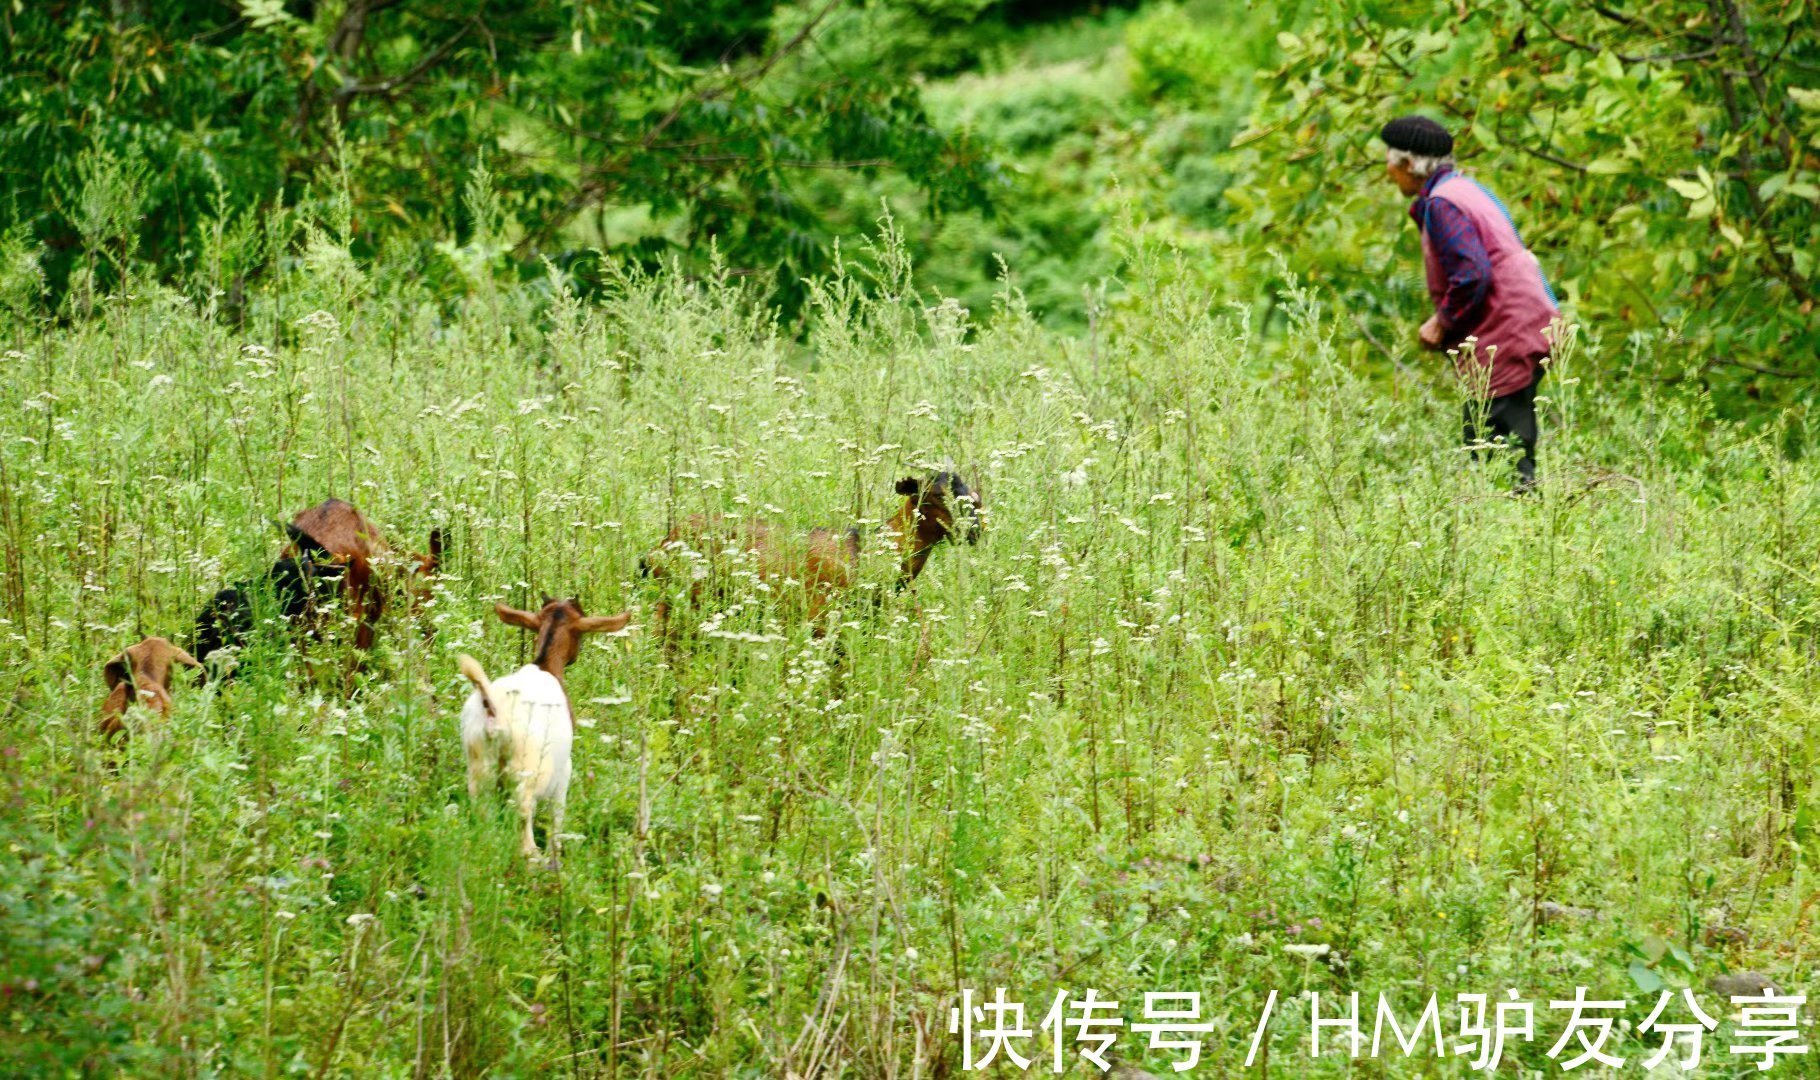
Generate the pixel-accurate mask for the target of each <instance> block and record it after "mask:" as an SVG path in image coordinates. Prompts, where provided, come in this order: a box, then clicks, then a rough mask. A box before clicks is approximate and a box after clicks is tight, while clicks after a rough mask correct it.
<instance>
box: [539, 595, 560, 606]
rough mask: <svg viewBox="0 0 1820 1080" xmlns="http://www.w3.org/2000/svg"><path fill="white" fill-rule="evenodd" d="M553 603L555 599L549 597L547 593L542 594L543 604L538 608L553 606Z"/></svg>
mask: <svg viewBox="0 0 1820 1080" xmlns="http://www.w3.org/2000/svg"><path fill="white" fill-rule="evenodd" d="M555 602H556V598H555V597H554V596H551V595H550V594H549V593H544V594H543V603H542V604H541V605H539V606H541V607H549V606H550V605H551V604H554V603H555Z"/></svg>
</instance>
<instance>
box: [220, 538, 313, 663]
mask: <svg viewBox="0 0 1820 1080" xmlns="http://www.w3.org/2000/svg"><path fill="white" fill-rule="evenodd" d="M347 571H348V568H347V567H345V566H342V565H338V564H336V563H332V562H322V561H319V560H317V559H313V558H307V557H301V556H297V555H287V556H285V557H284V558H281V559H279V560H278V561H277V562H275V563H273V564H272V566H271V568H270V569H269V570H267V571H266V572H265V573H264V574H261V575H259V576H258V577H255V578H248V579H247V580H245V581H240V582H236V583H234V584H232V585H229V586H228V587H227V588H225V589H222V590H221V591H219V592H217V593H216V594H215V595H214V596H212V597H210V598H209V602H208V604H207V605H205V606H204V607H203V609H202V612H201V614H199V615H197V616H196V630H195V634H194V636H193V637H192V638H191V641H190V648H191V649H192V650H194V651H195V653H196V655H197V656H199V657H201V658H202V659H203V660H204V661H205V662H206V661H207V660H208V659H209V657H210V656H212V655H214V654H215V653H216V652H218V651H220V650H222V649H224V648H227V647H229V646H238V645H244V644H246V642H247V639H248V638H250V637H252V635H253V625H254V622H253V615H254V613H255V611H256V610H257V609H258V606H259V597H260V595H261V594H262V593H264V594H269V596H270V597H271V601H272V612H273V613H274V614H277V615H282V616H283V617H284V618H285V620H286V621H288V622H290V623H292V624H293V625H297V624H302V623H305V622H307V621H309V620H310V619H312V618H313V617H314V615H315V613H316V611H317V605H318V603H319V602H320V600H321V598H322V597H324V596H326V595H328V594H329V593H330V592H331V590H333V589H334V588H335V587H336V586H338V585H339V584H340V582H341V579H342V577H343V575H344V574H346V573H347Z"/></svg>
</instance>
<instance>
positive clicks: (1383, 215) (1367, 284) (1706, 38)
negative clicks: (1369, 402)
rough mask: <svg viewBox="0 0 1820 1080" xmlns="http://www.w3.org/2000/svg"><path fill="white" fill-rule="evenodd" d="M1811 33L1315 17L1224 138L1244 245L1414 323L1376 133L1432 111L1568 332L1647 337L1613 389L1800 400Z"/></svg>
mask: <svg viewBox="0 0 1820 1080" xmlns="http://www.w3.org/2000/svg"><path fill="white" fill-rule="evenodd" d="M1812 19H1813V16H1812V12H1811V11H1810V10H1809V9H1808V6H1807V5H1806V4H1805V3H1787V4H1773V5H1750V4H1740V3H1733V2H1731V0H1724V2H1720V3H1710V4H1709V3H1706V2H1704V0H1701V2H1697V3H1696V2H1692V0H1688V2H1681V0H1656V2H1652V3H1648V4H1643V5H1631V6H1630V7H1627V8H1626V9H1625V10H1624V11H1622V12H1618V11H1614V10H1611V9H1608V8H1601V7H1599V6H1598V5H1592V6H1588V5H1582V4H1574V3H1564V2H1533V3H1530V2H1522V0H1518V2H1504V0H1498V2H1492V3H1468V4H1463V5H1456V4H1454V3H1452V2H1440V0H1436V2H1434V3H1413V4H1404V5H1400V6H1398V7H1397V8H1395V9H1384V10H1379V9H1376V8H1371V7H1366V8H1363V9H1361V8H1360V7H1359V6H1358V5H1356V4H1352V3H1329V4H1326V5H1323V6H1317V7H1316V9H1315V12H1314V14H1313V15H1312V17H1311V18H1310V19H1309V21H1308V22H1307V23H1306V25H1302V26H1298V27H1297V28H1296V30H1295V32H1294V33H1285V34H1283V35H1282V39H1281V43H1282V48H1283V55H1282V59H1281V62H1280V66H1279V67H1278V69H1277V70H1276V71H1275V72H1274V73H1273V74H1272V77H1271V78H1269V79H1268V80H1266V81H1265V84H1264V85H1266V86H1268V88H1269V89H1268V92H1267V95H1266V96H1265V98H1264V99H1263V100H1261V101H1260V103H1259V105H1258V109H1257V111H1256V114H1255V121H1254V127H1253V130H1251V131H1249V132H1247V133H1245V134H1244V135H1241V136H1240V137H1239V138H1238V140H1236V142H1235V146H1237V147H1238V148H1239V152H1238V155H1237V157H1236V159H1235V160H1236V162H1237V167H1238V170H1239V171H1240V172H1242V173H1243V174H1245V177H1246V180H1245V183H1243V184H1242V185H1237V186H1235V187H1234V188H1233V189H1231V190H1230V191H1229V192H1228V198H1230V199H1232V200H1233V201H1234V202H1235V204H1236V205H1238V206H1239V207H1240V208H1241V210H1242V211H1243V212H1244V214H1245V217H1246V219H1247V222H1248V227H1247V228H1246V229H1244V230H1243V232H1242V233H1241V234H1240V235H1241V236H1242V237H1245V238H1246V239H1248V240H1249V241H1250V242H1254V243H1269V242H1273V241H1274V242H1282V243H1284V244H1285V246H1286V247H1287V248H1289V249H1290V250H1292V251H1293V252H1294V255H1293V256H1292V259H1291V266H1293V267H1294V268H1296V269H1298V270H1300V271H1301V272H1303V273H1306V274H1307V275H1309V276H1310V277H1312V278H1315V279H1318V280H1321V281H1323V282H1330V283H1332V284H1333V286H1334V287H1335V289H1336V291H1337V292H1338V293H1339V294H1340V295H1341V296H1342V297H1343V298H1344V302H1345V304H1346V306H1347V308H1348V309H1349V310H1351V311H1352V312H1354V313H1355V314H1357V315H1359V316H1360V317H1362V318H1365V319H1366V320H1367V321H1368V322H1371V323H1376V322H1377V321H1378V320H1379V319H1380V318H1381V317H1383V316H1386V315H1394V316H1396V317H1397V318H1398V321H1399V322H1402V321H1406V320H1412V319H1413V318H1414V317H1415V316H1416V313H1417V311H1418V310H1419V307H1420V305H1421V303H1422V302H1423V301H1422V300H1421V297H1420V290H1419V288H1418V287H1417V286H1418V285H1419V278H1417V277H1415V276H1414V274H1413V273H1412V271H1413V270H1414V269H1415V267H1414V265H1413V264H1414V261H1415V245H1414V238H1413V235H1412V233H1411V230H1410V229H1409V228H1408V227H1407V225H1406V224H1405V223H1404V222H1403V221H1402V220H1400V215H1399V214H1398V213H1397V206H1396V204H1397V202H1399V201H1400V200H1398V199H1395V198H1393V197H1391V196H1390V195H1389V194H1388V193H1387V192H1388V188H1387V185H1385V184H1383V183H1382V182H1381V181H1379V179H1378V173H1379V172H1380V170H1381V164H1380V162H1381V153H1382V146H1381V144H1379V143H1377V142H1376V140H1375V134H1376V132H1377V129H1378V128H1379V127H1380V126H1381V124H1382V123H1383V122H1384V121H1385V120H1387V119H1389V118H1390V117H1391V116H1394V115H1398V114H1401V113H1405V112H1428V113H1430V114H1432V115H1435V116H1437V117H1439V118H1441V119H1442V120H1444V121H1445V122H1447V123H1449V124H1450V126H1451V127H1452V128H1453V129H1454V131H1455V133H1456V156H1457V157H1458V158H1459V159H1460V161H1461V164H1462V166H1463V167H1465V168H1466V169H1467V170H1469V171H1474V172H1477V173H1478V174H1479V175H1480V176H1481V177H1482V178H1483V179H1484V180H1485V181H1486V182H1487V183H1488V184H1489V185H1490V186H1491V187H1492V188H1493V190H1495V191H1497V192H1498V194H1499V195H1500V196H1501V197H1502V198H1503V199H1504V201H1505V202H1506V203H1507V204H1508V205H1509V206H1510V208H1511V210H1512V213H1513V214H1514V215H1515V218H1516V221H1517V222H1518V224H1519V226H1520V227H1521V229H1522V231H1523V235H1524V238H1525V240H1526V241H1527V242H1528V243H1529V244H1530V245H1531V247H1533V248H1534V249H1535V250H1536V251H1537V252H1538V254H1539V255H1540V257H1541V259H1542V261H1543V265H1544V266H1545V267H1546V268H1547V269H1548V270H1549V271H1550V272H1551V274H1552V276H1553V277H1554V279H1555V282H1556V285H1557V290H1558V291H1560V292H1562V293H1563V294H1564V299H1565V300H1566V301H1567V302H1568V306H1569V309H1570V310H1571V311H1572V312H1573V314H1574V315H1575V317H1576V318H1578V319H1579V320H1580V321H1581V322H1582V323H1583V324H1584V325H1585V327H1586V328H1587V331H1588V332H1589V333H1593V334H1597V335H1601V336H1603V337H1605V338H1606V339H1607V340H1611V341H1619V340H1624V339H1626V338H1630V337H1636V338H1637V339H1638V340H1640V341H1643V342H1646V343H1647V347H1645V348H1642V349H1640V350H1637V351H1635V353H1634V354H1633V355H1634V356H1635V357H1636V360H1637V361H1638V362H1637V363H1635V364H1634V365H1633V366H1632V368H1631V370H1630V372H1629V375H1630V376H1631V377H1632V378H1639V379H1650V380H1678V379H1682V378H1695V379H1698V380H1700V381H1702V382H1703V383H1710V384H1712V385H1714V386H1716V387H1717V388H1719V390H1720V396H1719V398H1718V404H1719V405H1720V407H1721V408H1722V409H1725V410H1727V411H1739V410H1741V409H1742V408H1743V407H1745V406H1747V405H1748V403H1747V402H1745V401H1743V400H1742V399H1741V394H1748V395H1750V396H1752V397H1755V396H1758V395H1762V394H1769V395H1774V396H1776V397H1783V398H1788V397H1793V398H1796V399H1799V400H1803V401H1805V400H1806V398H1807V397H1808V396H1809V394H1810V390H1811V387H1812V386H1814V385H1815V384H1814V382H1813V376H1814V375H1815V374H1816V373H1817V372H1816V371H1815V370H1814V368H1813V366H1812V363H1811V359H1812V357H1814V356H1815V355H1820V325H1817V324H1816V321H1815V319H1814V315H1813V310H1814V304H1813V298H1814V273H1815V267H1814V265H1813V258H1812V256H1811V254H1810V252H1812V251H1813V250H1815V248H1816V246H1817V245H1820V206H1817V205H1816V197H1820V187H1816V182H1817V181H1820V156H1817V155H1816V151H1817V150H1820V142H1817V141H1816V140H1817V139H1820V116H1817V115H1816V113H1815V112H1814V111H1813V110H1811V109H1804V108H1802V107H1801V102H1802V100H1803V99H1802V94H1803V93H1804V92H1805V91H1804V88H1803V85H1802V84H1803V83H1804V82H1805V81H1807V80H1808V79H1810V78H1811V76H1810V75H1808V74H1805V73H1808V72H1811V71H1812V70H1813V69H1814V66H1815V64H1816V62H1820V39H1817V38H1816V35H1815V34H1814V33H1813V22H1812ZM1405 268H1407V269H1405ZM1387 269H1388V270H1389V273H1388V274H1387V273H1386V272H1385V271H1386V270H1387ZM1386 286H1388V287H1386ZM1385 332H1386V333H1388V332H1389V331H1388V330H1386V331H1385Z"/></svg>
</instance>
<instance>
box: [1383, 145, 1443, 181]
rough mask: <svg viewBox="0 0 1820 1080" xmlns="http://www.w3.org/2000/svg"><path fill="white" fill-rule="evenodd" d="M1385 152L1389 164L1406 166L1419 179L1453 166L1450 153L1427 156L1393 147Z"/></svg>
mask: <svg viewBox="0 0 1820 1080" xmlns="http://www.w3.org/2000/svg"><path fill="white" fill-rule="evenodd" d="M1386 154H1387V156H1388V160H1389V162H1390V164H1392V165H1404V166H1407V167H1408V168H1409V171H1410V173H1412V174H1413V175H1415V176H1416V177H1417V178H1420V179H1427V178H1428V177H1430V176H1433V175H1434V174H1435V173H1438V172H1440V171H1441V170H1443V169H1451V168H1453V155H1452V154H1448V155H1445V156H1443V157H1429V156H1428V155H1426V154H1412V153H1410V152H1409V151H1407V150H1398V149H1396V148H1395V147H1392V148H1391V149H1389V150H1388V151H1386Z"/></svg>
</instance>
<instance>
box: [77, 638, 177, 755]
mask: <svg viewBox="0 0 1820 1080" xmlns="http://www.w3.org/2000/svg"><path fill="white" fill-rule="evenodd" d="M175 664H182V665H183V666H184V667H190V668H198V669H199V668H201V667H202V665H201V664H200V663H198V662H197V661H196V658H195V657H193V656H191V655H190V654H189V653H187V652H184V651H183V650H182V649H181V648H179V647H178V646H176V645H173V644H172V643H171V642H169V641H167V640H166V639H164V638H161V637H149V638H146V639H145V640H144V641H141V642H140V643H139V644H137V645H134V646H133V647H131V648H129V649H127V650H125V651H124V652H122V653H120V654H119V655H118V656H116V657H114V658H113V659H112V660H109V661H108V662H107V663H106V664H105V665H104V666H103V667H102V669H101V674H102V677H103V678H105V679H106V680H107V690H108V694H107V700H106V701H104V702H102V704H101V724H100V726H99V730H100V732H101V737H102V739H103V740H105V741H107V742H113V741H115V740H117V739H120V738H122V737H124V736H126V735H127V734H128V731H127V726H126V712H127V709H128V708H129V707H131V706H132V705H133V704H135V703H137V704H140V705H144V706H145V707H146V708H148V709H151V710H152V711H153V712H155V713H157V714H158V715H160V716H169V715H170V714H171V667H172V665H175Z"/></svg>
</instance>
